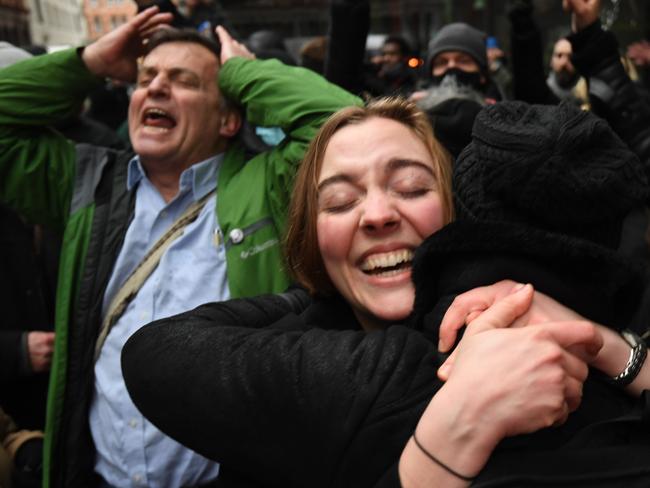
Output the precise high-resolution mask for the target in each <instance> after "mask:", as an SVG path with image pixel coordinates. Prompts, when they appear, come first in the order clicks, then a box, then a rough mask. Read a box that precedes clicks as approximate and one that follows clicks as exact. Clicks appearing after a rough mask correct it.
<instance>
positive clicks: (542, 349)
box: [400, 292, 602, 486]
mask: <svg viewBox="0 0 650 488" xmlns="http://www.w3.org/2000/svg"><path fill="white" fill-rule="evenodd" d="M529 300H530V297H529V296H528V295H527V294H526V292H523V293H521V292H520V293H515V294H511V295H508V296H507V297H506V299H504V300H501V301H498V302H497V303H495V304H494V306H492V307H490V308H489V309H488V310H487V311H485V312H484V313H483V314H482V315H481V316H480V317H478V318H477V319H475V322H479V323H478V324H477V325H480V322H486V323H488V324H494V323H510V322H512V321H514V320H515V319H516V318H517V317H518V316H519V315H520V313H521V310H522V308H524V309H525V308H526V306H527V301H529ZM601 346H602V336H601V334H600V333H599V332H598V330H597V329H596V328H595V327H594V326H593V325H592V324H590V323H589V322H584V321H576V322H552V323H545V324H539V325H536V326H530V327H525V328H515V329H510V328H493V327H491V326H488V327H486V330H484V331H483V332H482V333H481V334H480V335H478V334H474V335H470V336H467V337H464V338H463V340H462V341H461V344H460V345H459V346H458V349H457V351H456V360H455V363H454V366H453V368H451V369H450V371H449V377H448V381H447V382H446V383H445V385H444V386H443V387H442V388H441V389H440V390H439V392H438V393H437V394H436V395H435V397H434V398H433V399H432V400H431V402H430V404H429V406H428V407H427V409H426V411H425V412H424V414H423V415H422V417H421V419H420V422H419V424H418V426H417V429H416V430H417V434H418V439H419V440H420V442H421V443H422V444H423V445H424V446H425V448H426V449H427V450H428V451H429V452H431V453H432V454H433V455H434V456H436V457H437V458H439V459H440V461H441V462H443V463H445V464H447V465H449V466H450V467H451V468H452V469H454V470H455V471H457V472H459V473H462V474H464V475H465V476H474V475H476V474H477V473H478V472H479V471H480V470H481V469H482V467H483V465H484V464H485V462H486V461H487V459H488V458H489V456H490V454H491V453H492V451H493V449H494V448H495V446H496V445H497V444H498V443H499V441H501V439H503V438H504V437H507V436H513V435H518V434H524V433H528V432H534V431H536V430H538V429H541V428H544V427H549V426H551V425H557V424H561V423H562V422H564V421H565V420H566V418H567V416H568V415H569V413H570V412H572V411H573V410H575V409H576V408H577V407H578V405H579V404H580V400H581V398H582V384H583V382H584V380H585V378H586V377H587V372H588V368H587V364H586V363H585V361H583V360H582V359H581V358H579V357H577V356H575V355H574V354H572V353H571V352H570V351H571V350H572V349H575V348H579V349H581V350H583V351H589V352H591V353H593V354H596V353H597V352H598V350H599V349H600V347H601ZM400 477H401V478H402V482H403V484H404V486H425V485H426V483H433V484H434V485H435V486H462V485H463V483H462V480H460V479H459V478H454V477H453V475H451V474H449V473H448V472H446V471H444V470H443V469H442V468H440V466H436V465H435V464H433V463H432V462H431V461H430V460H429V459H428V458H426V457H425V456H424V455H423V454H422V453H421V452H419V451H418V448H417V446H414V444H413V441H410V442H409V443H408V444H407V446H406V448H405V450H404V452H403V454H402V458H401V460H400Z"/></svg>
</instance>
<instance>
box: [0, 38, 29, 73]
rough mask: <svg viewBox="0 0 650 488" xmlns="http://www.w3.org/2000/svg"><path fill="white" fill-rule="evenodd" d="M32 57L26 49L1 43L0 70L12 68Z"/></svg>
mask: <svg viewBox="0 0 650 488" xmlns="http://www.w3.org/2000/svg"><path fill="white" fill-rule="evenodd" d="M31 57H32V55H31V54H30V53H28V52H27V51H25V50H24V49H20V48H19V47H16V46H14V45H13V44H9V43H8V42H5V41H0V68H4V67H6V66H11V65H12V64H14V63H17V62H18V61H22V60H23V59H28V58H31Z"/></svg>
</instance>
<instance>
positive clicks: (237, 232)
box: [228, 229, 244, 244]
mask: <svg viewBox="0 0 650 488" xmlns="http://www.w3.org/2000/svg"><path fill="white" fill-rule="evenodd" d="M228 235H229V236H230V240H231V241H232V243H233V244H239V243H240V242H241V241H243V240H244V231H243V230H241V229H233V230H231V231H230V234H228Z"/></svg>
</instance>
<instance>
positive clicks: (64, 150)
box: [0, 50, 360, 488]
mask: <svg viewBox="0 0 650 488" xmlns="http://www.w3.org/2000/svg"><path fill="white" fill-rule="evenodd" d="M100 82H101V81H100V80H98V79H97V78H95V77H94V76H93V75H92V74H91V73H89V72H88V70H87V69H86V68H85V66H84V64H83V62H82V61H81V59H80V58H79V56H78V55H77V53H76V51H75V50H67V51H62V52H58V53H55V54H51V55H47V56H41V57H36V58H33V59H30V60H27V61H23V62H21V63H18V64H15V65H13V66H11V67H9V68H5V69H2V70H0V199H1V200H2V201H4V202H6V203H8V204H9V205H10V206H12V207H14V208H15V209H16V210H18V211H19V212H21V213H22V214H23V215H24V216H26V217H27V218H29V219H30V220H31V221H33V222H40V223H44V224H47V225H50V226H54V227H55V228H58V229H61V230H62V231H63V250H62V253H61V260H60V274H59V281H58V289H57V308H56V319H55V322H56V324H55V325H56V343H55V355H54V361H53V364H52V372H51V378H50V392H49V399H48V412H47V429H46V442H45V460H44V471H45V483H44V485H45V486H46V487H47V486H60V487H66V488H68V487H76V486H92V485H93V484H95V481H96V480H95V479H94V474H93V464H94V455H95V454H94V448H93V445H92V439H91V437H90V429H89V426H88V408H89V404H90V400H91V395H92V386H93V360H92V351H93V348H94V343H95V341H96V338H97V334H98V328H99V324H100V321H101V303H102V297H103V293H104V289H105V287H106V284H107V282H108V279H109V277H110V274H111V271H112V265H113V263H114V262H115V259H116V257H117V254H118V253H119V250H120V248H121V244H122V241H123V238H124V234H125V233H126V229H127V227H128V223H129V222H130V220H131V218H132V216H133V208H134V201H135V195H134V193H135V192H134V191H131V192H128V191H127V190H126V165H127V162H128V161H129V159H130V158H131V157H132V154H128V153H123V152H116V151H113V150H110V149H106V148H99V147H95V146H90V145H84V144H81V145H77V146H75V145H74V144H73V143H72V142H70V141H69V140H67V139H65V138H64V137H62V136H61V135H60V134H59V133H57V132H56V131H55V130H54V129H52V128H50V127H49V126H50V125H51V124H53V123H55V122H57V121H59V120H62V119H64V118H66V117H68V116H69V115H70V114H73V113H75V111H77V110H78V109H79V107H80V104H81V103H82V101H83V99H84V97H85V96H86V94H87V93H88V92H89V91H90V90H91V89H93V88H94V87H96V86H97V85H98V84H99V83H100ZM219 84H220V88H221V90H222V91H223V93H224V94H225V95H226V96H228V97H229V98H230V99H231V100H233V101H236V102H238V103H239V104H241V106H242V107H243V108H244V109H245V113H246V118H247V119H248V121H249V122H251V123H252V124H255V125H260V126H278V127H281V128H282V129H283V130H284V132H285V133H286V134H287V137H286V139H285V140H284V141H283V142H282V143H281V144H280V145H278V146H277V147H275V148H273V149H271V150H269V151H267V152H264V153H261V154H258V155H256V156H254V157H252V158H250V159H249V158H248V155H247V153H246V151H245V149H244V148H243V147H242V146H241V145H240V144H238V143H233V144H232V145H231V147H230V148H229V149H228V150H227V152H226V154H225V158H224V162H223V165H222V167H221V170H220V172H219V181H218V192H219V197H218V199H217V217H218V221H219V225H220V227H221V229H222V231H223V234H224V236H225V238H226V246H227V252H226V256H227V258H226V259H227V266H228V285H229V288H230V292H231V295H232V296H233V298H235V297H243V296H251V295H256V294H260V293H268V292H278V291H282V290H283V289H284V288H286V286H287V285H288V283H289V281H288V278H287V275H286V273H285V272H284V271H283V269H282V258H281V250H280V246H279V241H280V239H281V235H282V232H283V228H284V224H285V212H286V208H287V205H288V201H289V197H290V191H291V188H292V181H293V177H294V175H295V171H296V168H297V165H298V163H299V162H300V160H301V158H302V156H303V154H304V151H305V149H306V146H307V144H308V142H309V140H310V139H311V138H312V137H313V136H314V134H315V133H316V131H317V129H318V127H319V126H320V125H321V124H322V123H323V122H324V121H325V120H326V118H327V117H328V116H329V115H330V114H331V113H333V112H335V111H336V110H338V109H340V108H342V107H344V106H349V105H357V104H359V103H360V100H359V99H358V98H356V97H354V96H352V95H350V94H349V93H347V92H345V91H343V90H341V89H340V88H338V87H336V86H334V85H332V84H330V83H328V82H327V81H325V80H324V79H323V78H321V77H320V76H318V75H316V74H314V73H312V72H310V71H308V70H304V69H301V68H291V67H287V66H285V65H283V64H281V63H279V62H278V61H275V60H268V61H257V60H247V59H243V58H233V59H231V60H229V61H228V62H227V63H225V64H224V66H223V67H222V69H221V71H220V76H219ZM234 230H237V231H236V232H235V233H232V231H234ZM242 233H243V236H244V238H243V239H241V240H240V239H238V238H235V239H229V236H237V234H239V236H241V235H242Z"/></svg>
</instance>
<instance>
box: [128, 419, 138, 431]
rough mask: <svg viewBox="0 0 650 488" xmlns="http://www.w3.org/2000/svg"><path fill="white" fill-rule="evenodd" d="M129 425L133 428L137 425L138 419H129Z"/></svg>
mask: <svg viewBox="0 0 650 488" xmlns="http://www.w3.org/2000/svg"><path fill="white" fill-rule="evenodd" d="M129 425H130V426H131V427H132V428H134V429H135V428H136V427H137V426H138V421H137V420H136V419H131V420H129Z"/></svg>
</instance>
